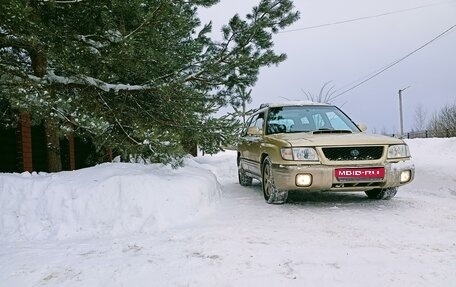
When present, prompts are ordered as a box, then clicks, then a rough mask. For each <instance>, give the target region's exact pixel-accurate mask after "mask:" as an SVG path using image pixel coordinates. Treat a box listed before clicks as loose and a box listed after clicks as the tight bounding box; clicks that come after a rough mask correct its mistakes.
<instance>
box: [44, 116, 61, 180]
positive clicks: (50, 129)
mask: <svg viewBox="0 0 456 287" xmlns="http://www.w3.org/2000/svg"><path fill="white" fill-rule="evenodd" d="M44 128H45V130H46V147H47V158H48V170H49V172H58V171H62V161H61V159H60V139H59V134H58V133H57V131H58V127H57V125H56V123H55V122H53V121H52V120H49V119H46V120H45V121H44Z"/></svg>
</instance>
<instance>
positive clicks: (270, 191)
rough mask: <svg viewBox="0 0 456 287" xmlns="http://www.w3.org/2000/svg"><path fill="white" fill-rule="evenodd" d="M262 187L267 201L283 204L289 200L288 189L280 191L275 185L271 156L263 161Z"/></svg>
mask: <svg viewBox="0 0 456 287" xmlns="http://www.w3.org/2000/svg"><path fill="white" fill-rule="evenodd" d="M261 187H262V189H263V194H264V199H265V200H266V202H267V203H271V204H283V203H285V202H286V201H287V197H288V191H282V190H281V191H279V190H278V189H277V187H276V186H275V183H274V177H273V175H272V163H271V160H270V159H269V157H266V158H265V159H264V161H263V168H262V177H261Z"/></svg>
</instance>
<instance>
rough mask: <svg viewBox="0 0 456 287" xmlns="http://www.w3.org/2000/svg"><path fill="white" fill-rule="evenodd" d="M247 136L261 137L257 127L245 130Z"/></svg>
mask: <svg viewBox="0 0 456 287" xmlns="http://www.w3.org/2000/svg"><path fill="white" fill-rule="evenodd" d="M247 135H249V136H259V135H261V130H260V129H259V128H258V127H249V128H248V129H247Z"/></svg>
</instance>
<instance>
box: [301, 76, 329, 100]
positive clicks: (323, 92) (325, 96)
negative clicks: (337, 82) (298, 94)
mask: <svg viewBox="0 0 456 287" xmlns="http://www.w3.org/2000/svg"><path fill="white" fill-rule="evenodd" d="M330 83H331V81H329V82H326V83H324V84H323V86H322V87H321V89H320V92H319V93H318V94H317V95H316V94H312V93H311V92H308V91H304V90H303V89H301V91H302V92H303V93H304V95H306V98H307V99H308V100H309V101H312V102H317V103H326V104H329V103H331V102H332V101H334V99H335V95H334V94H335V93H336V90H334V88H335V86H334V85H331V86H329V87H328V85H329V84H330Z"/></svg>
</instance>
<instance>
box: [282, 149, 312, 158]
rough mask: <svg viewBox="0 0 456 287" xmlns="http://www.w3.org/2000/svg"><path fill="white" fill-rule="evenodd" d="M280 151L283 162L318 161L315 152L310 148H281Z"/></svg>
mask: <svg viewBox="0 0 456 287" xmlns="http://www.w3.org/2000/svg"><path fill="white" fill-rule="evenodd" d="M280 151H281V154H282V158H283V159H284V160H308V161H317V160H318V155H317V151H316V150H315V149H314V148H311V147H295V148H282V149H281V150H280Z"/></svg>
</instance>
